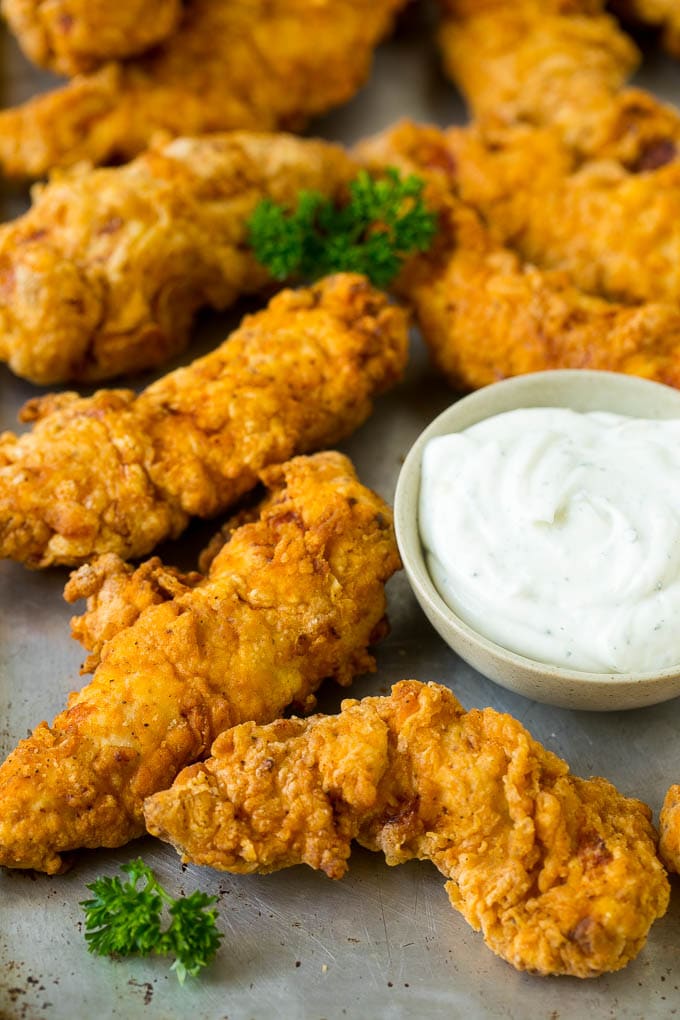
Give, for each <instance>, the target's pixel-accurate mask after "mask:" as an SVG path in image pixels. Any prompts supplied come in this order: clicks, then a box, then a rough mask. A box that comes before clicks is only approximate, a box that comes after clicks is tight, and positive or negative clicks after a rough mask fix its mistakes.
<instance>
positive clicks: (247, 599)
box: [0, 453, 399, 874]
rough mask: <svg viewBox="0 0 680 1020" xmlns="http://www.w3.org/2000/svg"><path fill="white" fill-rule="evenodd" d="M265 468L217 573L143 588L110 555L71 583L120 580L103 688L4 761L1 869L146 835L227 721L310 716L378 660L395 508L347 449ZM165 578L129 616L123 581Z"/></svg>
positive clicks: (79, 589)
mask: <svg viewBox="0 0 680 1020" xmlns="http://www.w3.org/2000/svg"><path fill="white" fill-rule="evenodd" d="M262 477H263V480H264V482H265V484H266V485H268V486H269V487H270V489H271V494H270V495H269V497H268V498H267V499H266V500H265V501H264V503H263V504H262V506H261V508H260V512H259V515H258V517H257V519H256V520H254V521H253V522H252V523H250V524H246V525H244V526H242V527H240V528H238V529H237V530H236V531H234V532H233V534H232V536H231V540H230V541H229V542H227V543H226V544H225V545H224V546H223V548H222V550H221V551H220V553H219V554H218V555H217V556H216V557H215V559H214V560H213V563H212V566H211V568H210V572H209V574H208V575H207V576H206V577H203V578H201V579H200V580H197V579H196V578H195V576H194V577H193V578H191V580H190V583H189V584H187V585H184V584H182V579H181V577H180V576H178V575H175V578H174V580H173V582H172V590H167V589H166V587H165V586H166V580H165V578H164V576H163V575H164V568H163V566H162V565H161V564H160V563H158V561H152V563H151V564H147V565H145V566H143V567H141V568H140V571H141V572H142V578H141V579H140V580H139V582H137V580H136V578H135V575H132V577H131V576H130V573H129V569H128V568H126V566H125V565H124V564H123V563H122V562H120V561H119V560H117V559H116V558H115V557H108V558H106V559H105V561H104V562H103V563H101V564H99V565H98V566H97V565H95V568H94V569H95V571H98V581H95V583H94V584H93V574H92V570H91V568H90V567H89V566H88V567H84V568H83V569H82V571H81V572H80V573H78V574H76V575H75V576H74V578H72V580H71V582H70V584H69V590H68V596H69V598H71V599H74V598H77V597H78V596H80V595H90V597H95V596H96V591H97V585H99V586H100V587H102V592H103V591H104V589H105V586H106V585H109V586H111V585H114V586H115V587H116V591H117V598H116V606H117V607H118V608H120V609H122V610H123V611H122V613H121V616H120V624H119V629H118V631H117V632H116V633H112V635H111V637H110V639H109V640H107V641H106V642H105V643H104V644H103V648H102V650H101V662H100V664H99V666H98V668H97V670H96V672H95V675H94V677H93V679H92V681H91V683H90V684H89V685H88V686H87V687H85V688H84V689H83V690H82V691H80V692H79V693H77V694H72V695H71V697H70V699H69V705H68V709H67V710H66V711H64V712H62V713H61V715H59V716H57V718H56V719H55V720H54V723H53V724H52V726H51V727H50V726H48V725H47V724H46V723H41V724H40V725H39V726H38V727H37V728H36V729H35V730H34V731H33V734H32V735H31V736H30V737H28V739H26V740H23V741H21V743H20V744H19V746H18V747H17V749H16V750H15V751H14V752H13V753H12V754H10V756H9V758H8V759H7V760H6V761H5V763H4V764H3V765H2V766H0V864H3V865H5V866H6V867H12V868H35V869H37V870H41V871H46V872H48V873H50V874H54V873H56V872H58V871H60V870H61V869H62V868H63V867H64V863H65V862H64V861H63V860H62V858H61V856H60V855H61V854H62V853H64V852H67V851H70V850H74V849H77V848H79V847H99V846H121V845H122V844H123V843H125V842H126V841H127V840H130V839H133V838H134V837H136V836H139V835H140V834H141V833H142V832H143V830H144V821H143V817H142V805H143V801H144V798H145V797H148V796H149V795H150V794H151V793H154V792H155V791H156V790H160V789H164V788H165V787H167V786H169V785H170V783H171V782H172V780H173V779H174V778H175V776H176V775H177V773H178V772H179V770H180V769H181V768H182V767H183V766H185V765H188V764H189V763H190V762H192V761H195V760H196V759H197V758H200V757H201V756H203V755H205V754H206V753H207V751H208V749H209V747H210V745H211V743H212V741H213V740H214V739H215V737H216V736H217V734H218V733H220V732H221V731H222V730H224V729H226V728H227V727H229V726H233V725H235V724H237V723H239V722H243V721H245V720H247V719H255V720H257V721H259V722H266V721H269V720H271V719H274V718H276V717H277V716H278V715H280V714H281V713H282V712H283V710H284V709H285V708H286V706H287V705H290V704H295V705H297V706H300V707H302V708H304V709H306V710H309V709H310V708H311V707H313V704H314V697H313V694H314V691H315V690H316V689H317V687H318V686H319V684H320V683H321V681H322V680H323V679H324V678H326V677H333V678H335V679H336V680H337V681H338V682H339V683H341V684H348V683H350V681H351V680H352V678H353V677H354V676H355V675H357V674H359V673H363V672H365V671H367V670H372V669H373V668H374V661H373V658H372V657H371V656H370V655H369V654H368V652H367V646H368V645H369V644H370V643H372V642H373V641H374V640H376V639H377V638H379V637H380V636H381V634H382V633H384V629H385V624H384V613H385V594H384V584H385V582H386V581H387V579H388V578H389V577H390V576H391V575H392V573H393V572H394V571H395V570H396V569H398V567H399V557H398V554H397V548H396V544H395V539H394V533H393V530H392V523H391V512H390V509H389V507H387V505H386V504H385V503H383V501H382V500H381V499H379V498H378V497H377V496H375V495H374V494H373V493H372V492H370V491H369V490H368V489H366V488H364V487H363V486H362V485H361V484H360V483H359V482H358V480H357V478H356V475H355V474H354V471H353V469H352V466H351V464H350V463H349V461H348V460H347V459H346V458H345V457H343V456H341V455H340V454H338V453H323V454H318V455H317V456H315V457H300V458H297V459H296V460H293V461H290V462H288V463H287V464H284V465H281V466H277V467H272V468H269V469H267V471H265V472H263V475H262ZM153 575H157V576H158V577H159V581H158V585H157V590H156V595H155V597H149V598H148V600H147V604H146V606H145V607H142V606H141V605H139V604H137V606H136V607H133V609H132V618H134V617H135V615H136V614H138V615H136V619H134V622H133V623H132V624H131V625H128V624H129V621H130V619H131V617H130V615H129V614H126V613H125V611H124V605H125V598H124V595H123V591H124V589H125V588H126V587H127V590H128V592H129V593H130V595H131V596H132V595H133V594H134V592H135V591H137V592H138V591H139V588H140V587H141V588H144V587H145V586H146V588H147V593H148V588H149V584H150V582H149V577H150V576H153ZM116 606H114V607H113V608H114V609H115V608H116ZM111 625H112V619H111V618H110V619H109V627H111ZM95 630H97V628H96V627H95ZM97 633H98V634H99V635H100V636H101V630H97ZM81 635H82V631H81Z"/></svg>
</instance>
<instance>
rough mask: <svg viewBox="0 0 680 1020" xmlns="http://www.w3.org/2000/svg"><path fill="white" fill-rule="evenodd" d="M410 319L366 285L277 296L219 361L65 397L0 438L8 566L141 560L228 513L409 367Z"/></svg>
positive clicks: (339, 434)
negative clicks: (194, 519) (144, 383)
mask: <svg viewBox="0 0 680 1020" xmlns="http://www.w3.org/2000/svg"><path fill="white" fill-rule="evenodd" d="M407 346H408V331H407V321H406V316H405V314H404V312H403V311H402V310H401V309H399V308H396V307H394V306H393V305H390V304H389V303H388V300H387V298H386V297H385V296H384V295H383V294H381V293H380V292H378V291H376V290H374V289H373V288H372V287H371V286H370V285H369V284H368V282H367V281H366V280H365V278H364V277H361V276H356V275H352V274H340V275H337V276H333V277H327V278H326V279H325V280H322V281H321V282H320V283H318V284H316V285H315V286H314V287H309V288H305V289H301V290H299V291H290V290H289V291H283V292H282V293H280V294H279V295H277V296H276V297H275V298H273V300H272V301H271V302H270V304H269V306H268V307H267V308H266V309H265V310H264V311H261V312H259V313H257V314H256V315H251V316H247V317H246V318H245V319H244V320H243V323H242V324H241V326H240V328H239V329H237V330H236V331H235V332H234V333H232V335H231V337H230V338H229V339H228V340H227V341H225V343H223V344H222V345H221V346H220V347H218V348H217V349H216V350H215V351H213V352H212V353H210V354H208V355H206V356H205V357H203V358H200V359H198V360H197V361H194V362H193V363H192V364H191V365H189V366H188V367H187V368H181V369H179V370H177V371H176V372H171V373H170V374H169V375H167V376H164V377H163V378H161V379H159V380H158V381H157V382H155V383H153V384H152V385H151V386H149V387H148V389H146V390H144V392H143V393H142V394H141V395H140V396H137V395H136V394H135V393H133V392H132V391H130V390H100V391H99V392H98V393H95V394H94V396H92V397H86V398H81V397H78V396H77V395H76V394H75V393H59V394H55V395H52V396H47V397H42V398H36V399H34V400H31V401H29V402H28V404H26V405H25V407H24V410H23V414H22V418H23V420H24V421H32V422H35V427H34V428H33V430H32V431H31V432H28V433H25V434H23V435H21V436H16V435H14V434H13V433H9V432H6V433H5V434H4V435H3V436H1V437H0V556H4V557H8V558H11V559H16V560H20V561H22V562H24V563H26V564H27V565H29V566H32V567H46V566H51V565H53V564H71V565H75V564H79V563H83V562H85V561H86V560H88V559H91V558H92V557H93V556H94V555H96V554H99V553H104V552H115V553H118V554H119V555H121V556H123V557H126V558H128V557H131V558H135V557H139V556H142V555H144V554H145V553H147V552H148V551H149V550H151V549H152V548H153V547H154V546H155V545H156V544H157V543H158V542H160V541H162V540H163V539H165V538H169V537H175V536H177V535H179V534H180V532H181V531H182V530H183V529H184V527H185V526H186V524H187V522H188V520H189V518H190V517H191V516H198V517H211V516H214V515H215V514H218V513H220V512H221V511H223V510H225V509H226V508H227V507H228V506H229V505H230V504H231V503H233V502H235V500H237V499H238V498H239V497H240V496H242V495H243V494H244V493H245V492H247V491H248V490H249V489H252V488H253V486H254V485H255V484H256V482H257V476H258V472H259V471H260V470H261V469H262V468H263V467H265V466H266V465H268V464H272V463H281V462H282V461H284V460H287V459H288V458H289V457H291V456H292V455H293V454H295V453H305V452H307V451H310V450H313V449H319V448H322V447H324V446H329V445H332V444H334V443H336V442H337V441H338V440H339V439H341V438H343V437H344V436H347V435H349V433H350V432H352V431H353V430H354V429H355V428H357V427H358V426H359V425H360V424H361V423H362V422H363V421H364V420H365V419H366V418H367V417H368V415H369V414H370V412H371V409H372V402H373V398H374V397H375V396H376V395H377V394H379V393H381V392H383V391H384V390H385V389H387V388H388V387H389V386H391V385H393V384H394V383H395V382H396V381H397V380H398V379H399V378H400V376H401V374H402V372H403V369H404V367H405V363H406V357H407Z"/></svg>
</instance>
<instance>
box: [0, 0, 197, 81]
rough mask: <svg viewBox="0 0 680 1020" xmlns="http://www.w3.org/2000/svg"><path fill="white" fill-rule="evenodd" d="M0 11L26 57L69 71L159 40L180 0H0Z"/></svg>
mask: <svg viewBox="0 0 680 1020" xmlns="http://www.w3.org/2000/svg"><path fill="white" fill-rule="evenodd" d="M2 13H3V15H4V16H5V18H7V21H8V22H9V26H10V28H11V29H12V31H13V32H14V34H15V35H16V37H17V38H18V40H19V43H20V45H21V47H22V49H23V50H24V52H25V53H26V55H27V56H28V57H30V58H31V60H33V61H34V62H35V63H36V64H40V66H41V67H48V68H50V69H51V70H53V71H57V72H58V73H60V74H67V75H73V74H77V73H78V72H79V71H90V70H92V69H93V68H95V67H97V66H98V65H99V64H101V63H103V62H104V61H106V60H115V59H120V58H121V57H129V56H133V55H135V54H138V53H143V52H144V50H147V49H149V48H150V47H151V46H155V45H156V44H157V43H159V42H161V41H162V40H163V39H165V38H166V37H167V36H169V35H170V33H171V32H173V31H174V29H175V28H177V25H178V23H179V19H180V15H181V13H182V0H114V2H113V3H112V2H111V0H2Z"/></svg>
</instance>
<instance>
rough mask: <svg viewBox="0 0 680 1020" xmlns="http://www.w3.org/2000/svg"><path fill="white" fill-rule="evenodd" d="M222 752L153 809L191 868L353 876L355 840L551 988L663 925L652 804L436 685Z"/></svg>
mask: <svg viewBox="0 0 680 1020" xmlns="http://www.w3.org/2000/svg"><path fill="white" fill-rule="evenodd" d="M211 754H212V757H210V758H209V759H208V760H207V761H206V762H204V763H202V764H198V765H193V766H192V767H190V768H188V769H186V770H184V771H183V772H181V773H180V775H179V776H178V777H177V779H176V780H175V783H174V785H173V786H172V787H171V788H170V789H169V790H164V791H162V792H160V793H157V794H155V795H154V796H152V797H150V798H149V799H148V800H147V801H146V803H145V805H144V814H145V818H146V824H147V828H148V830H149V832H151V833H152V834H153V835H156V836H160V837H161V839H165V840H167V841H169V842H171V843H173V844H174V845H175V846H177V847H178V848H179V849H180V851H181V853H182V856H183V859H184V860H185V861H191V862H193V863H196V864H207V865H210V866H211V867H213V868H218V869H220V870H223V871H232V872H236V873H239V874H252V873H253V872H270V871H275V870H277V869H279V868H284V867H288V866H290V865H293V864H300V863H305V864H308V865H309V866H310V867H312V868H320V869H321V870H323V871H325V873H326V874H327V875H329V876H330V877H331V878H340V877H342V875H343V874H344V873H345V871H346V870H347V860H348V858H349V855H350V849H351V846H350V844H351V841H352V840H357V841H358V842H359V843H360V844H361V845H362V846H365V847H367V848H368V849H369V850H381V851H382V852H383V853H384V854H385V857H386V859H387V863H388V864H391V865H394V864H400V863H402V862H404V861H409V860H413V859H414V858H415V859H418V860H430V861H432V862H433V864H435V865H436V867H437V868H438V869H439V871H440V872H442V874H443V875H445V876H446V878H447V879H448V882H447V883H446V889H447V891H448V894H449V898H450V900H451V903H452V905H453V906H454V907H455V908H456V909H457V910H459V911H460V912H461V913H462V914H463V916H464V917H465V919H466V920H467V921H468V922H469V923H470V924H471V925H472V927H473V928H475V929H476V930H480V929H481V931H482V932H483V935H484V939H485V941H486V943H487V945H488V946H489V948H490V949H492V950H493V952H495V953H497V954H498V955H499V956H501V957H502V958H503V959H505V960H507V961H508V963H511V964H512V965H513V966H514V967H516V968H517V969H518V970H530V971H533V972H534V973H538V974H571V975H573V976H576V977H582V978H585V977H595V976H596V975H598V974H602V973H603V972H605V971H612V970H619V969H620V968H621V967H624V966H625V965H626V964H627V963H628V962H629V961H630V960H632V959H633V957H635V956H636V955H637V953H639V952H640V950H641V949H642V947H643V945H644V943H645V940H646V938H647V934H648V932H649V929H650V927H651V925H652V923H653V922H654V921H655V920H656V918H658V917H661V916H662V915H663V914H664V913H665V910H666V907H667V904H668V898H669V885H668V880H667V878H666V875H665V872H664V870H663V867H662V865H661V863H660V862H659V860H658V859H657V856H656V852H655V851H656V834H655V832H654V829H653V827H652V825H651V821H650V819H651V812H650V810H649V808H648V807H647V806H646V805H644V804H642V803H641V802H640V801H638V800H632V799H629V798H626V797H623V796H622V795H621V794H620V793H618V792H617V790H616V789H615V788H614V787H613V786H612V785H611V783H608V782H607V781H606V780H605V779H589V780H584V779H578V778H576V777H575V776H572V775H570V773H569V768H568V766H567V764H566V763H565V762H564V761H562V760H561V759H560V758H558V757H556V755H554V754H552V753H551V752H550V751H547V750H546V749H545V748H544V747H542V746H541V745H540V744H539V743H537V742H536V741H535V740H533V739H532V737H531V736H530V734H529V733H527V731H526V730H525V729H524V728H523V727H522V726H521V725H520V723H518V722H517V721H516V720H515V719H513V718H512V717H511V716H509V715H501V714H499V713H498V712H494V711H493V710H492V709H490V708H487V709H485V710H483V711H479V710H473V711H471V712H465V711H464V710H463V708H462V706H461V705H460V704H459V703H458V701H457V700H456V699H455V697H454V696H453V694H451V692H450V691H449V690H448V689H447V688H445V687H442V686H440V685H438V684H427V685H426V684H422V683H418V682H417V681H415V680H407V681H403V682H401V683H399V684H396V685H395V686H394V687H393V688H392V693H391V695H390V697H386V698H365V699H364V700H363V701H354V700H351V701H350V700H347V701H344V702H343V704H342V710H341V713H340V715H339V716H316V717H314V718H311V719H307V720H302V719H288V720H281V721H279V722H274V723H271V724H270V725H268V726H258V725H256V724H255V723H245V724H243V725H241V726H237V727H236V728H234V729H232V730H229V731H227V732H226V733H223V734H221V735H220V736H219V737H218V738H217V740H216V741H215V743H214V744H213V747H212V752H211Z"/></svg>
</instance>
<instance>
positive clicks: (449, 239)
mask: <svg viewBox="0 0 680 1020" xmlns="http://www.w3.org/2000/svg"><path fill="white" fill-rule="evenodd" d="M358 156H359V157H360V158H362V159H364V160H365V161H366V162H367V163H368V164H369V165H370V166H381V165H382V166H384V165H386V164H393V165H399V166H402V167H403V168H404V169H407V168H410V169H415V170H417V171H418V172H419V173H421V174H424V175H425V177H426V178H427V179H428V181H429V184H428V188H429V199H430V202H431V204H432V205H434V206H435V207H436V208H438V209H439V211H440V225H441V232H440V236H439V240H438V243H437V245H436V246H435V248H434V249H433V250H432V252H431V253H429V254H428V255H425V256H418V257H416V258H414V259H412V260H411V261H410V262H409V263H407V265H406V268H405V270H404V272H403V273H402V276H401V278H400V280H399V281H398V290H399V292H400V293H401V294H402V295H403V296H405V297H406V298H407V299H408V300H409V301H410V302H411V303H412V304H413V306H414V309H415V311H416V315H417V318H418V322H419V324H420V327H421V329H422V331H423V335H424V337H425V340H426V342H427V344H428V347H429V349H430V352H431V355H432V357H433V359H434V361H435V363H436V365H437V366H438V368H439V369H440V370H441V371H442V373H443V374H444V375H445V376H446V378H447V379H448V380H449V382H450V383H451V385H452V386H454V387H456V388H458V389H461V388H462V389H474V388H476V387H479V386H485V385H487V384H489V383H492V382H496V381H497V380H499V379H503V378H506V377H508V376H513V375H521V374H523V373H526V372H537V371H542V370H544V369H550V368H590V369H602V370H609V371H616V372H625V373H629V374H631V375H639V376H643V377H645V378H648V379H654V380H656V381H657V382H663V383H667V384H668V385H671V386H680V311H678V309H677V308H676V307H675V306H671V305H668V304H656V303H645V304H642V305H639V306H638V307H628V306H626V305H622V304H617V303H614V302H610V301H606V300H603V299H601V298H599V297H593V296H590V295H588V294H586V293H584V292H583V291H581V290H579V289H578V288H577V287H575V286H574V284H573V282H572V281H571V279H570V277H569V276H568V275H567V274H566V273H562V272H556V271H547V270H541V269H537V268H536V267H535V266H533V265H531V264H530V263H529V264H527V263H523V262H522V261H521V259H520V258H519V257H518V256H517V255H516V254H515V253H514V252H511V251H510V250H509V249H507V248H505V247H504V246H503V245H502V244H501V243H500V242H499V241H498V240H497V239H496V238H495V237H494V235H493V233H492V232H491V231H490V230H489V228H488V227H487V226H486V225H485V224H484V223H483V221H482V219H481V218H480V216H479V215H478V214H477V213H476V212H475V211H474V210H473V209H472V208H471V207H470V206H469V205H467V204H466V203H465V202H463V201H462V200H461V198H460V196H459V194H458V192H457V182H456V174H457V166H456V161H455V155H454V153H453V151H452V147H451V146H450V145H449V144H448V143H447V138H446V135H445V134H444V133H443V132H441V131H439V130H438V129H436V128H430V127H420V126H417V125H413V124H409V123H405V124H402V125H401V126H398V127H397V128H394V129H391V130H389V131H387V132H386V133H385V134H384V135H382V136H378V137H377V138H374V139H371V140H370V141H368V142H366V143H363V145H362V146H360V147H359V150H358Z"/></svg>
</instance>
